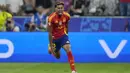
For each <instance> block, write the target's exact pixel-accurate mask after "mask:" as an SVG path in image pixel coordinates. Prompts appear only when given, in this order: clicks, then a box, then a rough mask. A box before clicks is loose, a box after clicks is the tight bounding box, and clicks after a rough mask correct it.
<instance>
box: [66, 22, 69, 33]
mask: <svg viewBox="0 0 130 73" xmlns="http://www.w3.org/2000/svg"><path fill="white" fill-rule="evenodd" d="M68 26H69V21H68V22H67V24H66V33H67V34H68V31H69V30H68V29H69V28H68Z"/></svg>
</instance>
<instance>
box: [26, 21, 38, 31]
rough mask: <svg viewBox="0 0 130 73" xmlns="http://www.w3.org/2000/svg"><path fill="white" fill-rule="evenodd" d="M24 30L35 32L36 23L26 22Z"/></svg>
mask: <svg viewBox="0 0 130 73" xmlns="http://www.w3.org/2000/svg"><path fill="white" fill-rule="evenodd" d="M24 27H25V31H27V32H37V31H38V30H37V28H36V25H35V24H34V23H26V24H25V26H24Z"/></svg>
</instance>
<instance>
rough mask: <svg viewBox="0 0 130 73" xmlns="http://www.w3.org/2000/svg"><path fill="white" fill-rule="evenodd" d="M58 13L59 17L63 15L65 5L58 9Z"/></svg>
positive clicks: (59, 6)
mask: <svg viewBox="0 0 130 73" xmlns="http://www.w3.org/2000/svg"><path fill="white" fill-rule="evenodd" d="M56 11H57V13H58V14H59V15H62V13H63V11H64V6H63V5H58V6H57V7H56Z"/></svg>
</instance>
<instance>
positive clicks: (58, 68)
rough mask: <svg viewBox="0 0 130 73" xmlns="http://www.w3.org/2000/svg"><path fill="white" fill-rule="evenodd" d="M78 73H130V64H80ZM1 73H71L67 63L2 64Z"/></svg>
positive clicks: (77, 65)
mask: <svg viewBox="0 0 130 73" xmlns="http://www.w3.org/2000/svg"><path fill="white" fill-rule="evenodd" d="M76 68H77V70H78V73H130V64H129V63H123V64H120V63H81V64H80V63H78V64H76ZM0 73H71V71H70V68H69V64H67V63H0Z"/></svg>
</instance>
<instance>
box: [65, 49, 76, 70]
mask: <svg viewBox="0 0 130 73" xmlns="http://www.w3.org/2000/svg"><path fill="white" fill-rule="evenodd" d="M67 55H68V61H69V63H70V68H71V70H72V71H75V64H74V57H73V55H72V52H71V51H69V52H68V53H67Z"/></svg>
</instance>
